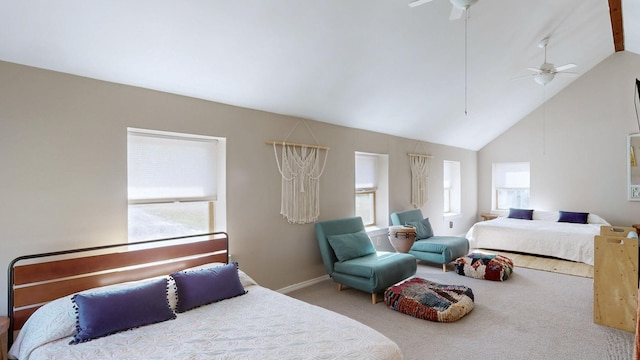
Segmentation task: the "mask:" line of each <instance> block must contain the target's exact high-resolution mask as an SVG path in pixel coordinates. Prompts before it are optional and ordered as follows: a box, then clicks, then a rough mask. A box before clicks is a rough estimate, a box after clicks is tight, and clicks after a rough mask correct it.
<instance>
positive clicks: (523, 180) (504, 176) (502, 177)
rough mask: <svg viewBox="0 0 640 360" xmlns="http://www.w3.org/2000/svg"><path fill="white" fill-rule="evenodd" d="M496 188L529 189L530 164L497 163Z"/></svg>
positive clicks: (495, 172)
mask: <svg viewBox="0 0 640 360" xmlns="http://www.w3.org/2000/svg"><path fill="white" fill-rule="evenodd" d="M493 176H494V180H493V181H494V186H495V187H496V188H512V189H514V188H529V163H526V162H523V163H495V164H494V172H493Z"/></svg>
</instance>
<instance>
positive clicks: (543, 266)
mask: <svg viewBox="0 0 640 360" xmlns="http://www.w3.org/2000/svg"><path fill="white" fill-rule="evenodd" d="M479 250H480V251H483V252H488V253H492V254H500V255H503V256H506V257H508V258H509V259H511V260H513V264H514V265H515V267H516V268H519V267H521V268H527V269H534V270H543V271H549V272H554V273H559V274H566V275H574V276H582V277H587V278H592V279H593V266H592V265H588V264H585V263H579V262H575V261H568V260H561V259H556V258H551V257H544V256H534V255H526V254H521V253H511V252H506V251H496V250H483V249H479Z"/></svg>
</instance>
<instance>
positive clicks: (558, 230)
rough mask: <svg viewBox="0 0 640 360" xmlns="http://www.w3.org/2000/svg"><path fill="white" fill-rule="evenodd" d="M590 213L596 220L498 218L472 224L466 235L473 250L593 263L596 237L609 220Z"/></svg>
mask: <svg viewBox="0 0 640 360" xmlns="http://www.w3.org/2000/svg"><path fill="white" fill-rule="evenodd" d="M589 216H590V220H589V222H593V223H589V224H573V223H564V222H557V221H553V220H551V219H539V220H537V219H535V217H534V220H520V219H510V218H506V217H499V218H497V219H494V220H489V221H483V222H479V223H477V224H475V225H473V227H471V229H470V230H469V232H467V235H466V237H467V239H469V246H470V247H471V248H472V249H493V250H505V251H518V252H524V253H529V254H537V255H546V256H554V257H557V258H560V259H566V260H571V261H577V262H583V263H586V264H589V265H593V257H594V247H593V243H594V240H593V239H594V236H595V235H598V234H600V227H601V226H603V225H609V223H607V222H606V221H604V220H602V219H601V218H599V217H597V216H594V217H593V218H594V220H593V221H592V220H591V215H589ZM556 219H557V217H556Z"/></svg>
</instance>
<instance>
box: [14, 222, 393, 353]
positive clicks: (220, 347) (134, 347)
mask: <svg viewBox="0 0 640 360" xmlns="http://www.w3.org/2000/svg"><path fill="white" fill-rule="evenodd" d="M194 240H198V241H194ZM227 244H228V236H227V234H226V233H212V234H207V235H204V236H203V235H200V236H197V237H184V238H173V239H165V240H157V241H152V242H141V243H136V244H133V245H132V244H117V245H109V246H102V247H94V248H88V249H78V250H71V251H61V252H54V253H47V254H37V255H29V256H23V257H19V258H17V259H15V260H14V261H12V262H11V264H10V265H9V299H8V300H9V301H8V303H9V311H8V314H9V317H10V324H11V328H10V329H12V331H9V338H8V341H9V346H10V351H9V358H10V359H20V360H40V359H67V360H72V359H276V358H277V359H286V358H295V359H329V358H345V359H402V353H401V351H400V349H399V348H398V346H397V345H396V344H395V343H394V342H393V341H391V340H390V339H388V338H386V337H385V336H383V335H382V334H380V333H379V332H377V331H375V330H374V329H371V328H369V327H367V326H365V325H364V324H361V323H359V322H357V321H355V320H353V319H350V318H347V317H345V316H343V315H340V314H337V313H334V312H332V311H329V310H326V309H323V308H320V307H318V306H315V305H311V304H308V303H305V302H302V301H299V300H297V299H293V298H291V297H289V296H286V295H284V294H280V293H278V292H276V291H272V290H269V289H267V288H265V287H262V286H260V285H258V284H257V283H256V282H255V281H254V280H253V279H252V278H251V277H250V276H249V275H247V274H246V273H244V272H243V271H242V270H240V268H239V266H238V264H237V263H229V262H228V255H227V254H228V253H227ZM167 274H171V276H167ZM193 279H195V280H193ZM203 289H205V290H203ZM211 289H213V291H211ZM203 293H205V294H209V295H202V294H203ZM194 294H198V295H197V296H195V295H194ZM211 294H213V295H211ZM198 296H206V297H209V296H213V297H214V300H213V301H214V302H212V303H207V301H209V300H211V299H206V300H203V299H201V298H200V297H198ZM194 299H195V300H197V301H199V302H194V301H195V300H194ZM163 303H164V306H162V304H163ZM141 304H142V305H141ZM190 306H191V307H190ZM167 307H168V308H169V310H168V311H167ZM114 309H119V310H121V311H124V312H125V313H127V312H128V314H129V316H121V317H115V316H113V315H111V313H110V311H114ZM138 314H144V315H138ZM138 317H148V318H147V319H145V321H147V323H140V325H139V326H132V328H130V329H118V330H116V331H113V329H114V328H117V327H118V326H125V325H122V324H120V323H123V322H124V323H128V322H131V321H133V320H134V319H135V318H138ZM158 317H160V318H163V317H164V318H166V319H164V320H162V319H161V320H158ZM116 320H117V321H116ZM116 323H117V324H118V325H114V324H116ZM130 325H131V324H127V325H126V326H130ZM114 326H115V327H114ZM126 326H125V327H126ZM18 330H20V331H19V333H18V335H17V337H16V338H15V340H14V334H13V332H14V331H15V332H18ZM120 330H121V331H120Z"/></svg>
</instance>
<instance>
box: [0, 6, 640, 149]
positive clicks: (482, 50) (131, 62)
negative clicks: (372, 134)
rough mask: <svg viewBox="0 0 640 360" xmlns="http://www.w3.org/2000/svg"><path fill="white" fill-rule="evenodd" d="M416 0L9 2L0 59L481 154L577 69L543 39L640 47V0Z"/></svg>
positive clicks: (580, 52)
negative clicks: (455, 7)
mask: <svg viewBox="0 0 640 360" xmlns="http://www.w3.org/2000/svg"><path fill="white" fill-rule="evenodd" d="M410 1H411V0H376V1H371V0H346V1H345V0H321V1H320V0H316V1H295V0H269V1H264V0H192V1H169V0H154V1H150V0H140V1H128V0H127V1H125V0H92V1H85V0H70V1H64V2H60V1H49V0H29V1H9V0H0V4H1V7H0V8H1V9H2V11H0V29H1V30H0V60H4V61H8V62H14V63H19V64H25V65H29V66H34V67H39V68H44V69H50V70H55V71H60V72H64V73H70V74H76V75H80V76H85V77H89V78H95V79H100V80H106V81H112V82H117V83H122V84H128V85H134V86H140V87H144V88H149V89H154V90H160V91H165V92H169V93H175V94H180V95H186V96H192V97H196V98H201V99H206V100H211V101H216V102H222V103H227V104H232V105H238V106H243V107H249V108H253V109H259V110H265V111H270V112H275V113H280V114H287V115H293V116H299V117H302V118H306V119H312V120H318V121H323V122H328V123H333V124H339V125H344V126H348V127H354V128H361V129H366V130H371V131H377V132H382V133H388V134H392V135H398V136H403V137H407V138H412V139H419V140H424V141H429V142H434V143H439V144H444V145H451V146H457V147H461V148H466V149H471V150H478V149H480V148H482V147H483V146H484V145H486V144H487V143H488V142H490V141H491V140H492V139H494V138H495V137H496V136H498V135H500V134H501V133H502V132H504V131H505V130H506V129H508V128H509V127H511V126H512V125H513V124H515V123H516V122H518V121H519V120H520V119H522V118H523V117H524V116H526V115H527V114H528V113H530V112H531V111H533V110H534V109H535V108H537V107H538V106H540V104H541V103H542V102H543V101H544V100H545V99H548V98H550V97H552V96H553V95H555V94H556V93H558V92H559V91H561V90H562V89H563V88H564V87H566V86H567V85H568V84H570V83H571V82H572V81H575V79H576V78H577V77H556V78H555V79H554V80H553V81H551V82H550V83H549V84H547V85H545V86H541V85H539V84H537V83H536V82H535V81H533V79H532V78H526V79H519V80H514V78H517V77H521V76H525V75H528V74H531V71H530V70H527V68H532V67H533V68H537V67H540V66H541V65H542V63H543V62H544V52H543V49H541V48H539V47H538V44H539V43H540V41H541V40H542V39H543V38H545V37H549V44H548V46H547V61H548V62H550V63H553V64H555V65H556V66H559V65H563V64H567V63H575V64H576V65H577V66H576V67H575V68H573V69H571V70H570V71H573V72H576V73H578V74H579V75H581V74H584V73H586V72H588V71H589V70H590V69H591V68H593V67H594V66H596V65H597V64H598V63H599V62H601V61H602V60H604V59H606V58H607V57H608V56H610V55H611V54H613V53H614V52H615V51H616V49H617V50H625V51H632V52H635V53H638V54H640V2H639V1H637V0H562V1H558V0H536V1H530V0H528V1H525V0H479V1H478V3H476V4H475V5H473V6H472V7H471V8H470V9H469V11H468V13H466V15H464V16H463V17H462V18H461V19H458V20H449V14H450V12H451V8H452V4H451V3H450V2H449V1H448V0H433V1H431V2H428V3H425V4H423V5H421V6H418V7H409V6H408V4H409V2H410ZM610 3H611V6H610ZM612 18H613V19H614V21H613V22H612ZM617 18H619V19H621V21H618V20H616V19H617ZM465 26H466V31H465ZM614 35H615V36H614ZM465 44H466V45H465ZM579 75H578V76H579Z"/></svg>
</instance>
